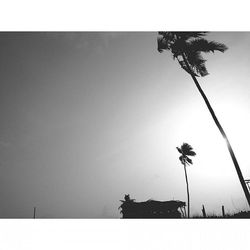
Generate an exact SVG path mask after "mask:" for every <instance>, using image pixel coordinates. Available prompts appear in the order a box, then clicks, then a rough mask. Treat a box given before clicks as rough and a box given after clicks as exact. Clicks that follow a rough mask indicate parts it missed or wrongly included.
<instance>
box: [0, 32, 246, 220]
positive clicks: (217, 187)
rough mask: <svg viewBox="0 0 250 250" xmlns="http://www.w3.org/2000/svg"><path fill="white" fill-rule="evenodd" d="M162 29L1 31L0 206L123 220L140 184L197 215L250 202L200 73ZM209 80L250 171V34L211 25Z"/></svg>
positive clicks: (142, 195)
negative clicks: (187, 158)
mask: <svg viewBox="0 0 250 250" xmlns="http://www.w3.org/2000/svg"><path fill="white" fill-rule="evenodd" d="M156 38H157V32H151V33H150V32H142V33H137V32H132V33H22V34H21V33H1V34H0V44H1V46H0V53H1V54H0V55H1V56H0V71H1V72H0V82H1V85H0V88H1V91H0V95H1V96H0V102H1V105H0V113H1V116H2V119H1V123H0V172H1V174H0V197H1V205H0V216H1V217H18V218H20V217H26V218H27V217H32V215H33V207H34V206H36V207H37V216H38V217H43V218H44V217H45V218H47V217H50V218H51V217H53V218H54V217H61V218H73V217H77V218H103V217H104V218H113V217H115V218H118V217H119V216H120V214H119V211H118V207H119V205H120V201H119V200H120V199H123V197H124V194H127V193H129V194H130V196H131V197H132V198H135V199H136V200H137V201H144V200H147V199H150V198H152V199H157V200H169V199H173V198H174V199H177V200H183V201H186V184H185V176H184V170H183V166H182V165H181V164H180V162H179V159H178V157H179V155H178V152H177V150H176V146H180V145H181V144H182V143H183V142H187V143H189V144H191V145H192V146H193V148H194V150H195V152H196V153H197V156H196V157H194V158H193V162H194V165H193V166H190V167H188V177H189V184H190V196H191V214H200V213H201V208H202V205H203V204H204V205H205V207H206V210H207V213H217V214H220V213H221V206H222V205H224V206H225V210H226V212H235V211H239V210H241V209H247V204H246V199H245V197H244V193H243V191H242V188H241V186H240V183H239V180H238V177H237V175H236V171H235V169H234V166H233V163H232V161H231V158H230V155H229V153H228V151H227V147H226V144H225V142H224V140H223V138H222V136H221V135H220V133H219V131H218V129H217V128H216V126H215V124H214V122H213V120H212V118H211V116H210V114H209V112H208V110H207V108H206V106H205V104H204V102H203V100H202V97H201V96H200V95H199V93H198V90H197V89H196V87H195V85H194V83H193V81H192V79H191V77H190V76H189V75H188V74H187V73H186V72H185V71H183V70H182V69H181V68H180V67H179V66H178V64H177V62H175V61H173V59H172V57H171V55H170V54H169V53H167V52H165V53H162V54H160V53H158V52H157V48H156V47H157V43H156ZM207 38H208V39H211V40H216V41H218V42H223V43H225V44H226V45H227V46H228V47H229V49H228V51H226V52H225V53H224V54H222V53H220V52H218V53H215V54H211V55H205V57H206V58H207V59H208V62H207V68H208V71H209V73H210V75H209V76H207V77H205V78H201V79H199V81H200V84H201V85H202V87H203V89H204V91H205V93H206V94H207V96H208V98H209V100H210V101H211V104H212V106H213V108H214V110H215V112H216V114H217V117H218V118H219V120H220V121H221V124H222V126H223V127H224V129H225V131H226V133H227V135H228V137H229V140H230V142H231V144H232V146H233V149H234V151H235V154H236V156H237V159H238V162H239V164H240V167H241V169H242V173H243V175H244V177H245V178H246V179H247V178H250V159H249V157H248V143H249V139H250V132H249V127H250V115H249V106H250V98H249V97H250V84H249V80H250V71H249V67H250V53H248V52H249V49H250V33H237V32H235V33H223V32H221V33H210V34H209V35H208V36H207Z"/></svg>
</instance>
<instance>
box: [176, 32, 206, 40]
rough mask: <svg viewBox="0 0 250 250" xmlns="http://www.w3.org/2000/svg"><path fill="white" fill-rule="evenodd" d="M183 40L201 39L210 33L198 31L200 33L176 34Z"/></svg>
mask: <svg viewBox="0 0 250 250" xmlns="http://www.w3.org/2000/svg"><path fill="white" fill-rule="evenodd" d="M174 33H175V34H177V36H179V37H180V38H182V39H185V40H188V39H191V38H199V37H202V36H205V35H206V34H207V33H208V32H206V31H198V32H174Z"/></svg>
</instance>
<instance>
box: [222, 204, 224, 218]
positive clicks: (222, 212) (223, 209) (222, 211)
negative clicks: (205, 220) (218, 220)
mask: <svg viewBox="0 0 250 250" xmlns="http://www.w3.org/2000/svg"><path fill="white" fill-rule="evenodd" d="M222 217H223V218H225V209H224V206H222Z"/></svg>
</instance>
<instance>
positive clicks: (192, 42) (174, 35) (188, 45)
mask: <svg viewBox="0 0 250 250" xmlns="http://www.w3.org/2000/svg"><path fill="white" fill-rule="evenodd" d="M206 34H207V32H159V35H160V36H161V37H159V38H158V51H159V52H163V51H164V50H169V51H170V52H171V53H172V54H173V58H174V59H177V60H178V62H179V64H180V65H181V67H182V68H183V69H184V70H186V71H187V72H188V73H189V74H193V75H195V76H206V75H208V71H207V68H206V65H205V62H206V60H205V59H204V58H203V57H202V55H201V53H202V52H204V53H208V52H214V51H216V50H217V51H220V52H224V51H225V50H227V47H226V45H224V44H222V43H218V42H214V41H208V40H206V39H204V38H203V36H205V35H206ZM183 57H185V59H186V61H187V62H188V64H189V67H187V65H186V63H185V62H184V60H183Z"/></svg>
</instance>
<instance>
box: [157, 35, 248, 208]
mask: <svg viewBox="0 0 250 250" xmlns="http://www.w3.org/2000/svg"><path fill="white" fill-rule="evenodd" d="M206 33H207V32H159V35H160V37H159V38H158V51H159V52H163V51H164V50H169V51H170V52H171V53H172V55H173V58H174V59H177V61H178V63H179V64H180V66H181V67H182V68H183V69H184V70H185V71H186V72H188V74H190V76H191V77H192V79H193V81H194V83H195V85H196V87H197V89H198V91H199V92H200V94H201V96H202V98H203V100H204V101H205V103H206V105H207V108H208V110H209V112H210V114H211V116H212V118H213V120H214V122H215V124H216V126H217V128H218V129H219V131H220V133H221V135H222V136H223V138H224V139H225V141H226V144H227V148H228V151H229V153H230V156H231V158H232V161H233V164H234V166H235V169H236V172H237V175H238V178H239V180H240V183H241V186H242V188H243V191H244V194H245V196H246V199H247V201H248V205H249V206H250V193H249V192H248V189H247V186H246V184H245V181H244V178H243V175H242V173H241V169H240V166H239V164H238V161H237V159H236V156H235V154H234V151H233V148H232V146H231V144H230V142H229V140H228V137H227V135H226V133H225V131H224V129H223V128H222V126H221V124H220V122H219V120H218V118H217V117H216V115H215V112H214V110H213V108H212V106H211V104H210V102H209V101H208V98H207V96H206V95H205V93H204V91H203V90H202V88H201V86H200V84H199V82H198V80H197V77H199V76H206V75H208V71H207V68H206V65H205V62H206V60H205V59H204V58H203V57H202V55H201V53H208V52H214V51H220V52H224V51H225V50H227V47H226V45H224V44H222V43H217V42H214V41H208V40H206V39H204V38H203V37H204V36H205V35H206Z"/></svg>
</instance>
